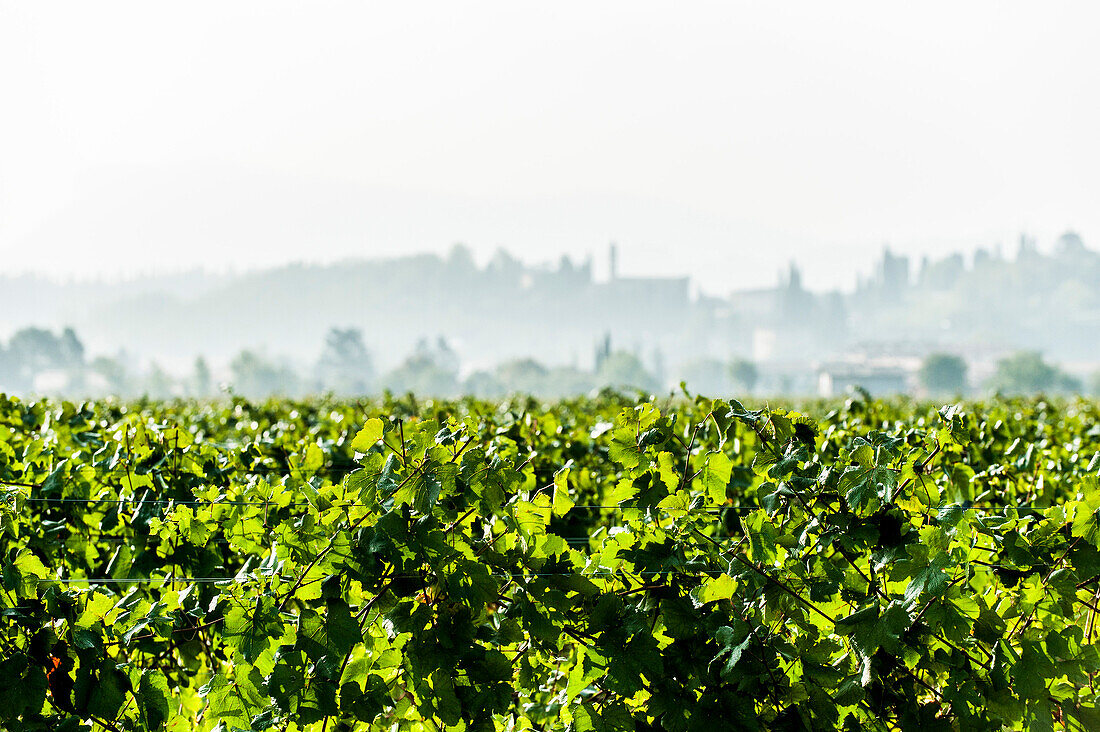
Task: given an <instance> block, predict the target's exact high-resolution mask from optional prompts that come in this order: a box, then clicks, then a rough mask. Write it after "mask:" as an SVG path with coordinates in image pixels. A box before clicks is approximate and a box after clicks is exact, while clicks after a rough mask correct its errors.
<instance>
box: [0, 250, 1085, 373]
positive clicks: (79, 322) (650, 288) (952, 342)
mask: <svg viewBox="0 0 1100 732" xmlns="http://www.w3.org/2000/svg"><path fill="white" fill-rule="evenodd" d="M607 256H608V263H607V272H608V276H606V277H603V278H596V277H595V276H594V273H593V265H592V261H591V260H590V259H589V260H585V261H581V262H577V261H574V260H572V259H570V258H569V257H562V258H561V259H560V260H559V261H558V262H557V263H555V264H552V265H546V266H530V265H527V264H524V263H523V262H521V261H519V260H518V259H516V258H514V257H513V256H511V255H509V254H508V253H507V252H504V251H499V252H498V253H497V254H496V256H494V257H493V258H492V259H491V260H490V261H489V262H488V263H487V264H485V265H483V266H479V265H478V264H477V263H476V262H475V261H474V259H473V257H472V255H471V253H470V251H469V250H468V249H467V248H465V247H462V246H455V247H454V248H453V249H452V250H451V251H450V252H449V253H448V254H447V255H443V256H440V255H434V254H421V255H414V256H407V257H399V258H392V259H384V260H372V261H354V260H352V261H345V262H340V263H335V264H329V265H305V264H293V265H287V266H283V267H278V268H275V269H270V270H264V271H257V272H249V273H244V274H240V275H225V276H214V275H206V274H203V273H189V274H182V275H177V276H172V277H155V278H148V279H145V280H139V281H133V282H125V283H72V284H59V283H52V282H49V281H46V280H43V279H40V278H35V277H16V278H12V277H8V278H0V305H2V306H3V309H2V311H0V335H10V334H11V333H12V332H14V331H15V330H16V329H18V328H20V327H23V326H25V325H39V326H44V327H53V328H62V327H65V326H71V327H73V328H74V329H75V330H76V332H78V333H79V334H80V336H81V338H82V339H83V341H84V343H85V344H86V346H87V347H88V348H89V350H90V351H94V352H99V353H114V352H117V351H119V350H123V351H125V352H126V353H128V354H131V355H132V356H133V357H136V358H138V359H141V360H145V361H147V360H151V359H155V360H157V361H158V362H159V363H161V364H162V365H164V366H165V368H168V369H169V370H172V369H179V368H189V367H190V365H191V364H192V363H193V361H194V359H195V358H196V356H198V355H203V356H205V357H206V358H207V359H208V360H209V361H210V363H211V365H212V366H213V367H214V368H217V366H218V364H223V365H224V364H226V363H228V361H229V360H230V359H231V358H233V357H234V355H236V354H238V353H239V352H240V351H241V350H242V349H252V350H255V351H256V352H258V353H264V354H268V356H269V357H271V358H277V359H282V360H285V361H287V362H288V363H291V364H295V363H304V362H306V361H308V360H310V359H313V358H314V357H315V354H317V353H318V352H319V350H320V349H321V346H322V341H323V339H324V337H325V334H326V333H327V332H328V331H329V330H330V329H331V328H333V327H340V328H354V329H357V330H359V331H361V332H362V335H363V341H364V343H365V346H366V348H368V349H369V351H370V353H371V354H372V358H373V359H374V361H375V363H376V365H377V366H378V367H379V368H380V369H390V368H393V367H395V366H397V365H398V364H400V363H401V362H402V360H403V359H404V358H405V357H406V356H407V354H409V353H410V352H411V351H413V350H414V349H415V348H416V346H417V344H418V343H419V342H421V341H422V339H424V338H430V339H435V338H437V337H440V336H442V337H445V338H446V339H447V342H448V344H449V346H450V347H451V348H453V349H454V351H455V353H456V354H457V357H458V358H459V359H460V360H461V363H462V365H463V369H464V370H466V371H475V370H478V369H482V368H488V367H490V366H492V365H494V364H497V363H501V362H504V361H507V360H509V359H518V358H527V357H532V358H535V359H537V360H539V361H540V362H542V363H545V364H549V365H552V366H554V365H560V366H570V367H575V368H585V369H591V368H593V366H594V360H595V358H596V353H597V346H598V345H599V344H600V343H602V342H603V339H604V338H605V337H606V336H608V335H610V337H611V338H612V339H613V342H614V344H615V347H616V348H617V349H624V350H626V351H629V352H631V353H633V354H635V355H636V356H637V357H638V358H639V359H640V360H641V361H642V362H643V363H644V364H645V365H646V366H647V368H649V369H650V370H651V371H653V372H655V373H665V374H671V373H673V372H674V371H675V370H676V369H678V368H679V367H680V366H681V365H683V364H689V363H691V362H697V361H699V360H701V359H721V360H729V359H735V358H736V359H746V360H750V361H752V362H754V363H756V364H758V365H759V366H760V368H761V380H762V382H763V383H766V382H767V380H769V379H772V380H780V379H786V380H787V381H786V382H785V383H794V384H796V385H797V384H804V385H807V386H809V387H812V384H813V380H814V379H815V378H816V376H814V374H815V368H816V366H815V365H816V364H821V363H826V362H836V361H842V362H850V361H852V360H858V359H861V358H877V357H880V356H882V355H884V354H885V355H889V356H891V357H895V358H898V357H903V358H908V359H919V358H921V357H922V356H924V355H926V354H928V353H931V352H934V351H945V352H949V353H955V354H958V355H960V356H963V357H965V358H966V359H967V360H968V361H969V362H972V363H974V364H976V368H977V369H978V370H979V371H980V370H981V368H983V366H982V364H990V363H992V361H993V360H994V359H995V358H997V357H999V356H1000V355H1003V354H1005V353H1007V352H1010V351H1013V350H1019V349H1032V350H1036V351H1041V352H1043V353H1044V354H1046V355H1047V356H1048V357H1050V358H1053V359H1056V360H1057V361H1059V362H1064V363H1066V364H1069V365H1070V367H1071V368H1080V369H1082V370H1083V369H1086V368H1087V367H1088V366H1089V365H1090V364H1096V363H1098V362H1100V254H1097V253H1096V252H1094V251H1092V250H1090V249H1089V248H1087V247H1086V245H1085V243H1084V242H1083V241H1082V240H1081V238H1080V237H1079V236H1077V235H1076V234H1074V233H1072V232H1068V233H1066V234H1064V235H1063V236H1062V237H1060V238H1059V239H1058V240H1057V242H1056V243H1055V245H1054V247H1053V249H1052V251H1051V252H1050V253H1049V254H1044V253H1041V252H1040V251H1039V250H1038V248H1037V247H1036V244H1035V242H1034V241H1033V240H1032V239H1030V238H1028V237H1022V238H1021V241H1020V244H1019V247H1018V249H1017V250H1016V251H1015V252H1014V254H1013V256H1012V257H1011V258H1009V257H1006V256H1004V255H1003V254H1002V253H1001V252H1000V251H999V250H996V249H992V250H978V252H977V253H976V254H975V255H974V256H973V257H972V258H970V260H969V261H967V260H966V259H965V258H964V257H963V256H962V255H958V254H956V255H951V256H948V257H943V258H940V259H935V260H930V259H927V258H925V259H923V260H921V261H919V262H915V261H911V260H910V259H909V258H907V257H905V256H901V255H898V254H895V253H893V252H891V251H890V250H889V249H886V250H884V252H883V254H882V256H881V258H880V260H879V261H878V262H877V264H875V265H874V271H873V274H871V275H869V276H867V277H864V278H862V279H860V281H859V284H858V285H857V287H856V288H855V289H854V290H853V291H850V292H841V291H834V292H825V293H820V292H812V291H809V290H808V289H806V288H805V286H804V285H803V281H802V274H801V272H800V270H799V268H798V266H797V265H795V264H792V265H791V266H790V268H789V269H788V270H787V271H786V272H784V273H783V274H782V276H781V277H780V278H779V281H778V282H777V284H776V285H775V286H773V287H769V288H763V289H756V290H746V291H738V292H732V293H730V294H729V295H726V296H713V295H706V294H701V293H698V292H696V291H694V288H693V287H692V283H691V280H690V279H689V278H688V277H681V276H667V277H623V276H621V275H620V273H619V254H618V251H617V248H616V247H615V246H614V245H612V246H610V247H609V249H608V254H607ZM867 264H870V263H867ZM854 266H855V265H854ZM858 268H861V269H866V268H867V265H866V264H865V265H864V266H862V267H858Z"/></svg>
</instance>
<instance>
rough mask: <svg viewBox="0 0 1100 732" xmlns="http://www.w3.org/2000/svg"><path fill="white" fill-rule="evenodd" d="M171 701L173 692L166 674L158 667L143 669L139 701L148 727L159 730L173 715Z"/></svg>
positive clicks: (139, 687) (139, 686)
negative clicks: (169, 687)
mask: <svg viewBox="0 0 1100 732" xmlns="http://www.w3.org/2000/svg"><path fill="white" fill-rule="evenodd" d="M171 701H172V693H171V692H170V691H169V690H168V679H167V678H165V676H164V674H163V673H161V672H160V671H158V670H156V669H150V670H145V671H142V673H141V683H140V684H139V685H138V703H139V705H140V709H141V714H142V717H143V718H144V719H145V726H146V728H148V729H150V730H157V729H160V728H161V727H163V726H164V724H165V722H167V721H168V719H169V717H170V715H171V707H170V706H169V705H170V703H171Z"/></svg>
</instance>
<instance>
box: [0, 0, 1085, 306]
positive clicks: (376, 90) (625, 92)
mask: <svg viewBox="0 0 1100 732" xmlns="http://www.w3.org/2000/svg"><path fill="white" fill-rule="evenodd" d="M368 5H369V7H368ZM1098 27H1100V4H1098V3H1095V2H1057V3H1038V2H1033V1H1029V2H1005V1H1004V0H998V1H996V2H976V1H971V2H964V3H959V2H950V3H949V2H924V3H918V4H915V5H914V4H909V5H904V6H903V5H902V4H900V3H882V2H844V3H822V2H783V3H761V2H751V3H749V2H744V3H730V2H715V3H704V2H695V1H693V2H690V3H672V2H661V3H654V2H597V3H592V2H585V3H565V2H561V3H539V4H535V3H528V2H515V0H508V1H507V2H482V3H472V2H464V3H455V2H415V3H392V2H391V3H370V4H367V3H362V2H348V3H338V2H309V3H306V2H294V3H286V2H271V1H270V0H265V1H264V2H254V3H249V2H232V3H225V2H197V1H195V0H192V1H191V2H186V3H174V4H171V5H169V4H167V3H149V2H133V3H122V2H96V3H88V2H51V3H26V2H23V3H15V2H2V1H0V271H6V272H17V271H38V272H46V273H50V274H53V275H55V276H62V277H71V276H76V277H87V276H93V275H102V274H106V275H116V274H121V273H129V274H132V273H135V272H148V271H169V270H174V269H180V268H186V267H194V266H202V267H207V268H211V269H216V270H220V269H226V268H231V267H232V268H247V267H261V266H271V265H275V264H279V263H282V262H286V261H293V260H310V261H331V260H335V259H340V258H343V257H347V256H387V255H396V254H403V253H409V252H414V251H444V250H446V249H448V248H449V247H450V246H451V245H452V244H453V243H454V242H456V241H463V242H465V243H467V244H468V245H469V246H471V247H472V248H473V249H474V251H475V252H477V253H478V255H479V256H481V257H487V256H488V254H489V253H490V252H491V251H492V250H493V249H495V248H496V247H498V246H505V247H507V248H508V249H510V250H511V251H513V252H514V253H516V254H518V255H519V256H520V257H522V258H524V259H526V260H529V261H542V260H549V259H556V258H557V257H558V256H560V254H561V253H563V252H565V253H570V254H575V255H584V254H586V253H592V254H594V255H595V256H596V257H597V258H598V261H599V263H600V265H601V266H602V263H603V258H604V250H605V248H606V244H607V242H608V241H610V240H612V239H614V240H617V241H618V242H619V245H620V250H621V256H620V260H621V261H622V269H623V271H624V272H626V273H628V274H630V273H636V274H641V273H652V274H657V273H677V274H691V275H693V276H694V277H696V278H697V280H698V281H699V282H701V283H702V285H703V286H704V287H705V288H706V289H708V290H710V291H713V292H724V291H727V290H729V289H731V288H733V287H745V286H756V285H765V284H770V283H772V282H773V281H774V279H775V276H776V272H777V271H778V270H779V269H780V268H781V267H783V266H784V265H785V263H786V262H787V261H788V260H791V259H797V260H799V261H800V262H802V263H803V264H804V267H805V279H806V280H807V282H808V283H809V284H810V285H811V286H815V287H833V286H848V285H850V284H851V283H852V281H853V280H854V276H855V273H856V272H857V271H867V270H869V269H870V267H871V266H872V260H873V259H874V258H876V257H877V254H878V250H879V249H880V248H881V247H882V246H883V244H886V243H888V244H890V245H891V246H892V247H893V248H894V249H895V250H900V251H904V252H910V253H913V254H918V255H919V254H924V253H930V254H942V253H945V252H947V251H951V250H954V249H964V250H967V251H970V250H972V249H973V248H974V247H977V246H990V245H994V244H997V243H1002V244H1004V245H1005V250H1006V251H1007V252H1012V251H1014V250H1015V240H1016V237H1017V236H1018V234H1019V232H1020V231H1021V230H1027V231H1028V232H1030V233H1032V234H1034V235H1035V236H1037V237H1038V238H1039V240H1040V242H1041V243H1049V242H1050V241H1052V240H1053V238H1054V237H1056V236H1057V235H1058V234H1060V233H1061V232H1062V231H1063V230H1065V229H1066V228H1074V229H1076V230H1077V231H1078V232H1079V233H1081V235H1082V236H1083V237H1084V239H1085V241H1086V243H1087V244H1090V245H1091V246H1093V247H1095V248H1100V132H1098V131H1100V43H1098V42H1097V28H1098Z"/></svg>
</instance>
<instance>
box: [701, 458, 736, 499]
mask: <svg viewBox="0 0 1100 732" xmlns="http://www.w3.org/2000/svg"><path fill="white" fill-rule="evenodd" d="M732 471H733V463H732V462H731V461H730V459H729V458H728V457H727V456H726V454H725V453H722V452H710V453H707V459H706V462H704V463H703V468H702V470H701V471H700V473H699V479H700V480H701V481H702V482H703V488H704V489H705V490H706V493H707V498H708V499H709V500H710V502H711V504H712V505H720V504H723V503H725V502H726V486H727V485H729V482H730V474H731V472H732Z"/></svg>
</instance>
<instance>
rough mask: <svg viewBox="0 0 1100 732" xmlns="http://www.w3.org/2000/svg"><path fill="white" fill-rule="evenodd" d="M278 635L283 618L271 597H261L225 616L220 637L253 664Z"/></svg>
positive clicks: (238, 606) (280, 631)
mask: <svg viewBox="0 0 1100 732" xmlns="http://www.w3.org/2000/svg"><path fill="white" fill-rule="evenodd" d="M282 634H283V619H282V618H281V617H280V616H279V611H278V608H277V607H276V603H275V598H273V597H271V596H270V595H261V596H259V597H257V598H256V599H255V600H253V601H251V602H249V603H247V604H246V605H244V606H241V605H236V606H235V607H234V608H233V609H232V610H230V611H229V612H228V613H226V615H225V628H224V630H223V632H222V637H223V638H225V640H226V641H227V642H228V643H229V644H230V645H231V646H233V647H235V648H236V649H237V651H238V652H239V653H240V654H241V656H242V657H243V658H244V660H245V661H247V662H249V663H255V661H256V659H257V658H259V656H260V654H261V653H263V652H264V651H265V650H266V649H267V648H268V647H269V646H270V645H271V642H272V640H273V639H275V638H278V637H279V636H281V635H282Z"/></svg>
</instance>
